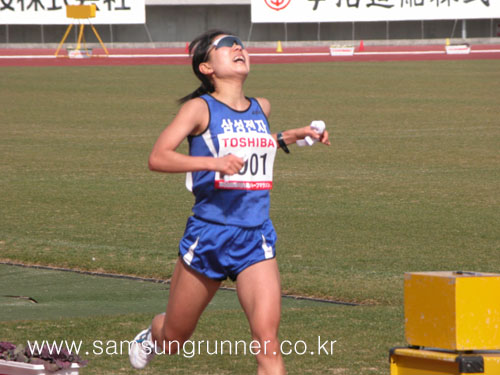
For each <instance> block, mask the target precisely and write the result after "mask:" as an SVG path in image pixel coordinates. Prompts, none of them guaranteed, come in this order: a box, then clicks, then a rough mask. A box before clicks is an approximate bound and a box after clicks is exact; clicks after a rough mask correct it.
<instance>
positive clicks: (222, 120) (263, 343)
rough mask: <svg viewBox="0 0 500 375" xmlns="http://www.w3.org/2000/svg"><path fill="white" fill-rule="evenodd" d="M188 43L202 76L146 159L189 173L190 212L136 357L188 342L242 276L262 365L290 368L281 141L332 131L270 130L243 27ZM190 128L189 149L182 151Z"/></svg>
mask: <svg viewBox="0 0 500 375" xmlns="http://www.w3.org/2000/svg"><path fill="white" fill-rule="evenodd" d="M189 52H190V55H191V56H192V67H193V71H194V73H195V75H196V76H197V77H198V79H199V80H200V81H201V86H200V87H199V88H198V89H197V90H195V91H194V92H193V93H191V94H189V95H187V96H186V97H184V98H182V99H181V100H180V101H181V103H183V105H182V107H181V108H180V110H179V112H178V113H177V116H176V117H175V118H174V119H173V121H172V122H171V123H170V125H168V127H167V128H166V129H165V130H164V131H163V132H162V133H161V134H160V136H159V138H158V140H157V141H156V143H155V145H154V147H153V150H152V152H151V155H150V158H149V168H150V169H151V170H153V171H158V172H167V173H178V172H186V173H187V179H186V185H187V187H188V189H190V190H191V191H192V192H193V194H194V196H195V203H194V206H193V216H191V217H190V218H189V219H188V221H187V225H186V229H185V233H184V236H183V238H182V239H181V241H180V245H179V258H178V261H177V264H176V266H175V269H174V273H173V276H172V279H171V284H170V296H169V300H168V304H167V309H166V313H163V314H160V315H157V316H156V317H155V318H154V319H153V321H152V323H151V326H150V327H149V328H148V329H146V330H144V331H142V332H140V333H139V334H138V335H137V336H136V337H135V339H134V342H133V344H132V345H131V350H130V353H129V356H130V361H131V364H132V366H133V367H135V368H144V367H145V366H146V365H147V363H148V362H149V361H150V360H151V359H152V358H153V356H154V354H155V352H156V353H168V354H174V353H176V352H177V351H179V350H182V345H183V343H184V342H186V341H187V340H188V339H189V338H190V336H191V335H192V333H193V331H194V329H195V327H196V324H197V322H198V319H199V318H200V315H201V314H202V312H203V310H204V309H205V307H206V306H207V305H208V303H209V302H210V300H211V299H212V298H213V296H214V295H215V293H216V291H217V289H218V288H219V286H220V283H221V281H222V280H225V279H226V278H227V277H229V278H231V279H232V280H236V289H237V294H238V298H239V301H240V304H241V306H242V308H243V310H244V312H245V314H246V317H247V319H248V322H249V324H250V330H251V334H252V340H256V342H258V343H260V346H259V348H260V350H258V351H257V354H256V359H257V373H258V374H284V373H285V367H284V364H283V358H282V356H281V353H280V343H279V340H278V328H279V323H280V315H281V286H280V275H279V271H278V266H277V263H276V258H275V256H276V251H275V242H276V233H275V231H274V228H273V225H272V223H271V220H270V219H269V190H270V189H271V188H272V178H273V161H274V157H275V153H276V150H277V148H281V149H283V150H284V151H285V152H288V147H287V145H288V144H292V143H295V142H296V141H297V140H300V139H304V138H305V137H307V136H309V137H311V138H313V139H315V140H318V141H320V142H321V143H323V144H325V145H329V144H330V142H329V140H328V132H327V131H324V132H323V134H317V133H316V132H315V131H314V130H313V129H311V127H309V126H306V127H302V128H297V129H290V130H285V131H283V132H281V133H278V134H270V130H269V124H268V120H267V119H268V117H269V114H270V112H271V106H270V104H269V101H268V100H266V99H264V98H248V97H246V96H245V95H244V93H243V84H244V82H245V79H246V78H247V76H248V73H249V71H250V60H249V56H248V52H247V50H246V49H245V47H244V46H243V43H242V42H241V40H240V39H239V38H238V37H236V36H233V35H231V34H230V33H228V32H225V31H222V30H211V31H207V32H205V33H204V34H202V35H200V36H199V37H197V38H196V39H194V40H193V41H192V42H191V44H190V46H189ZM185 138H187V139H188V142H189V155H184V154H181V153H178V152H177V151H176V149H177V147H178V146H179V145H180V144H181V142H182V141H183V140H184V139H185Z"/></svg>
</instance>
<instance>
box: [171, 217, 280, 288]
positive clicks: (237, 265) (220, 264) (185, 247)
mask: <svg viewBox="0 0 500 375" xmlns="http://www.w3.org/2000/svg"><path fill="white" fill-rule="evenodd" d="M275 243H276V232H275V230H274V227H273V224H272V222H271V220H270V219H267V220H266V221H265V222H264V224H262V225H261V226H258V227H251V228H243V227H239V226H235V225H223V224H217V223H213V222H208V221H205V220H202V219H199V218H196V217H194V216H191V217H190V218H189V219H188V221H187V224H186V230H185V231H184V236H183V237H182V239H181V241H180V244H179V256H180V257H181V258H182V260H183V261H184V263H186V264H187V265H188V266H189V267H191V268H192V269H194V270H195V271H197V272H199V273H201V274H202V275H205V276H207V277H209V278H211V279H213V280H225V279H227V278H228V277H229V278H230V279H231V280H233V281H234V280H236V278H237V276H238V274H239V273H240V272H241V271H243V270H244V269H245V268H247V267H249V266H251V265H252V264H255V263H258V262H261V261H263V260H266V259H272V258H274V257H275V256H276V249H275Z"/></svg>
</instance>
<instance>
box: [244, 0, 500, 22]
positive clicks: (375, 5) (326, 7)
mask: <svg viewBox="0 0 500 375" xmlns="http://www.w3.org/2000/svg"><path fill="white" fill-rule="evenodd" d="M251 8H252V10H251V13H252V22H253V23H263V22H265V23H273V22H279V23H302V22H362V21H404V20H449V19H451V20H455V19H459V20H460V19H482V18H485V19H493V18H500V0H251Z"/></svg>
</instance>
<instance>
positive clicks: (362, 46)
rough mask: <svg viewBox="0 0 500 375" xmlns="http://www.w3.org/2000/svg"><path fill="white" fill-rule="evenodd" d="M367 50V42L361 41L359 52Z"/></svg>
mask: <svg viewBox="0 0 500 375" xmlns="http://www.w3.org/2000/svg"><path fill="white" fill-rule="evenodd" d="M364 50H365V44H364V43H363V41H361V42H359V48H358V52H363V51H364Z"/></svg>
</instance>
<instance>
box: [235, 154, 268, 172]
mask: <svg viewBox="0 0 500 375" xmlns="http://www.w3.org/2000/svg"><path fill="white" fill-rule="evenodd" d="M259 159H262V160H261V161H260V160H259ZM266 159H267V154H262V155H260V157H259V155H257V154H252V156H250V158H248V159H247V160H246V161H245V165H244V166H243V168H241V170H240V171H239V172H238V174H239V175H240V176H243V175H245V174H247V172H250V174H251V175H252V176H256V175H258V174H259V169H260V166H262V171H261V173H260V174H262V175H264V176H265V175H266Z"/></svg>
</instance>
